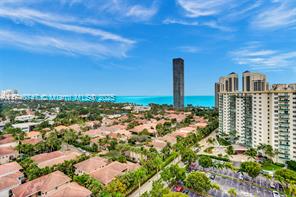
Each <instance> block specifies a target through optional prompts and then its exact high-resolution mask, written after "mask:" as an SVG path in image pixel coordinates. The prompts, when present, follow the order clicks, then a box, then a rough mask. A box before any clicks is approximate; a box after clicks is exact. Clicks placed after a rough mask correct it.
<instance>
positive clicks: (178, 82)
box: [173, 58, 184, 109]
mask: <svg viewBox="0 0 296 197" xmlns="http://www.w3.org/2000/svg"><path fill="white" fill-rule="evenodd" d="M173 75H174V76H173V83H174V85H173V86H174V108H175V109H183V108H184V60H183V59H182V58H176V59H173Z"/></svg>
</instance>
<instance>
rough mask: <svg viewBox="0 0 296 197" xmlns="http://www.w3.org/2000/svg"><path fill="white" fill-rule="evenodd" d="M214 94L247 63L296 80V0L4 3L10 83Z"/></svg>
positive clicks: (4, 71) (1, 39) (1, 51)
mask: <svg viewBox="0 0 296 197" xmlns="http://www.w3.org/2000/svg"><path fill="white" fill-rule="evenodd" d="M174 57H182V58H184V59H185V86H186V89H185V93H186V94H187V95H213V83H214V82H215V81H216V80H218V78H219V77H220V76H222V75H226V74H228V73H230V72H232V71H234V72H238V73H241V72H243V71H245V70H251V71H257V72H263V73H265V74H267V76H268V78H269V81H270V82H271V83H292V82H296V77H295V76H296V1H295V0H206V1H205V0H141V1H138V0H1V1H0V89H6V88H14V89H18V90H19V91H20V92H21V93H46V94H49V93H59V94H72V93H73V94H74V93H76V94H78V93H80V94H84V93H97V94H101V93H112V94H116V95H171V94H172V65H171V61H172V58H174Z"/></svg>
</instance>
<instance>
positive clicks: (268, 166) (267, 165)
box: [262, 162, 283, 171]
mask: <svg viewBox="0 0 296 197" xmlns="http://www.w3.org/2000/svg"><path fill="white" fill-rule="evenodd" d="M281 168H283V167H281V166H278V165H276V164H272V163H267V162H266V163H264V164H263V165H262V170H267V171H276V170H279V169H281Z"/></svg>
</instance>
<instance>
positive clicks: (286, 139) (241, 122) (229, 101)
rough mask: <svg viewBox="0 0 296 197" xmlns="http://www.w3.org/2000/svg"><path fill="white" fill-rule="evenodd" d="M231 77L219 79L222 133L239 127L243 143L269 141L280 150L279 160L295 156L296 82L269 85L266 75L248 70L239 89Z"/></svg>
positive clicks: (264, 142)
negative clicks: (239, 89)
mask: <svg viewBox="0 0 296 197" xmlns="http://www.w3.org/2000/svg"><path fill="white" fill-rule="evenodd" d="M229 79H230V78H229V76H227V77H222V78H220V80H219V85H220V92H219V133H220V135H223V134H229V133H230V132H233V131H235V132H236V135H237V137H238V143H239V144H242V145H244V146H247V147H258V146H259V145H260V144H269V145H271V146H272V147H273V149H274V150H277V152H278V155H277V161H278V162H285V161H287V160H291V159H294V160H295V159H296V84H276V85H272V87H271V89H269V85H268V82H267V79H266V76H265V75H263V74H261V73H252V72H249V71H246V72H244V73H243V77H242V81H243V83H242V91H241V92H239V91H238V88H237V89H236V87H238V86H236V85H235V84H232V85H230V83H233V81H229ZM227 81H228V82H227ZM237 84H238V83H237ZM233 85H234V86H235V88H234V89H233Z"/></svg>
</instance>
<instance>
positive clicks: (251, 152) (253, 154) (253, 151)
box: [246, 148, 258, 159]
mask: <svg viewBox="0 0 296 197" xmlns="http://www.w3.org/2000/svg"><path fill="white" fill-rule="evenodd" d="M257 154H258V153H257V150H256V149H255V148H249V149H248V150H247V151H246V155H248V156H249V157H251V158H253V159H255V158H256V156H257Z"/></svg>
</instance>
